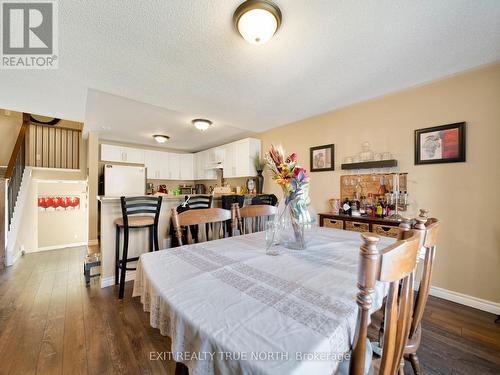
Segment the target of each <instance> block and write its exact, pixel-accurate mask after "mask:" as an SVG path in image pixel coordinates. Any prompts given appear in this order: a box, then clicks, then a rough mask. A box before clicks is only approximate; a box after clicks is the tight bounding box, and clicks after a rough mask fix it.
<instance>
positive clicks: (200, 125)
mask: <svg viewBox="0 0 500 375" xmlns="http://www.w3.org/2000/svg"><path fill="white" fill-rule="evenodd" d="M191 123H192V124H193V125H194V127H195V128H196V129H198V130H201V131H205V130H207V129H208V128H209V127H210V125H212V121H210V120H205V119H202V118H197V119H194V120H193V121H191Z"/></svg>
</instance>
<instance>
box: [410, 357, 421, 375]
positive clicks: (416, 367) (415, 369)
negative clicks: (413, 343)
mask: <svg viewBox="0 0 500 375" xmlns="http://www.w3.org/2000/svg"><path fill="white" fill-rule="evenodd" d="M408 357H409V360H410V364H411V368H412V369H413V373H414V374H415V375H420V374H422V370H421V369H420V361H419V360H418V357H417V353H411V354H410V355H409V356H408Z"/></svg>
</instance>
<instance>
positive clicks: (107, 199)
mask: <svg viewBox="0 0 500 375" xmlns="http://www.w3.org/2000/svg"><path fill="white" fill-rule="evenodd" d="M154 195H155V196H161V197H163V200H175V201H184V197H186V196H188V197H191V196H193V197H195V196H207V197H210V196H211V197H213V199H221V198H222V197H223V196H226V195H236V194H179V195H174V194H154ZM238 195H241V196H244V197H245V198H253V197H255V196H256V195H255V194H238ZM97 200H98V201H100V202H101V203H106V202H119V201H120V197H106V196H103V195H99V196H97Z"/></svg>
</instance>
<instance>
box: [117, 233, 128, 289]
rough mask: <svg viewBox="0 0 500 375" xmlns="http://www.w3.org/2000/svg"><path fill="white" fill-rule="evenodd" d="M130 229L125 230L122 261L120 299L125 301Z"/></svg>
mask: <svg viewBox="0 0 500 375" xmlns="http://www.w3.org/2000/svg"><path fill="white" fill-rule="evenodd" d="M128 232H129V231H128V228H124V229H123V256H122V261H121V267H120V268H121V272H120V291H119V292H118V298H119V299H123V295H124V294H125V275H126V273H127V258H128Z"/></svg>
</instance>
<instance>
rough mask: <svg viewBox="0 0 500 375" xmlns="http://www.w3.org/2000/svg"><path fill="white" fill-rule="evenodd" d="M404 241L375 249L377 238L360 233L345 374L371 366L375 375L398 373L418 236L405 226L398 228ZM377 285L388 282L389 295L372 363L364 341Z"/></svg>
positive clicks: (410, 308)
mask: <svg viewBox="0 0 500 375" xmlns="http://www.w3.org/2000/svg"><path fill="white" fill-rule="evenodd" d="M400 230H401V231H403V232H408V233H406V234H405V235H404V237H405V239H401V240H398V241H396V242H395V243H394V244H392V245H390V246H388V247H386V248H384V249H378V248H377V242H378V241H379V240H380V237H378V236H377V235H374V234H372V233H363V234H362V235H361V236H362V239H363V245H362V246H361V249H360V257H359V266H358V289H359V292H358V294H357V298H356V302H357V304H358V311H359V312H358V320H357V323H356V331H355V336H354V346H353V350H352V354H351V359H350V361H349V374H351V375H364V374H366V373H368V372H369V371H370V367H371V366H373V367H374V368H375V370H377V369H378V374H379V375H395V374H397V373H400V374H402V371H403V367H404V360H403V353H404V349H405V344H406V339H407V338H408V335H409V332H410V328H411V316H412V312H413V286H414V275H415V268H416V265H417V258H418V250H419V245H420V241H421V236H420V233H419V232H418V231H417V230H412V229H410V227H409V225H406V226H403V227H402V228H400ZM377 282H386V283H389V293H388V296H387V299H386V303H385V322H384V335H383V340H382V355H381V358H380V360H377V361H372V360H371V355H372V350H371V345H370V342H369V341H368V325H369V321H370V309H371V307H372V294H373V293H374V290H375V284H376V283H377Z"/></svg>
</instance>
